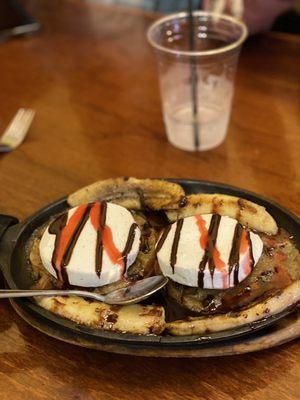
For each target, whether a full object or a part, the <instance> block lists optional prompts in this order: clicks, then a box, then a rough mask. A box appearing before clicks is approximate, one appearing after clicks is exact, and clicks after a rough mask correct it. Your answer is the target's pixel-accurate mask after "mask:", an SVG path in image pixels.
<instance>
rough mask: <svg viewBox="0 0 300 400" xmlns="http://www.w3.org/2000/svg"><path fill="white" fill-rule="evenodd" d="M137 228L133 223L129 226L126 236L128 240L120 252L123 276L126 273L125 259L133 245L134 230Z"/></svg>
mask: <svg viewBox="0 0 300 400" xmlns="http://www.w3.org/2000/svg"><path fill="white" fill-rule="evenodd" d="M137 227H138V225H137V224H135V223H133V224H132V225H131V227H130V229H129V234H128V239H127V242H126V245H125V247H124V250H123V251H122V258H123V261H124V272H123V275H124V273H125V271H126V265H127V257H128V254H129V253H130V250H131V249H132V245H133V242H134V238H135V229H136V228H137Z"/></svg>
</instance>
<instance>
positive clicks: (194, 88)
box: [188, 0, 200, 150]
mask: <svg viewBox="0 0 300 400" xmlns="http://www.w3.org/2000/svg"><path fill="white" fill-rule="evenodd" d="M188 17H189V18H188V21H189V45H190V51H194V50H195V27H194V19H193V0H188ZM190 73H191V99H192V108H193V133H194V147H195V150H198V149H199V145H200V143H199V123H198V75H197V63H196V59H195V57H194V56H190Z"/></svg>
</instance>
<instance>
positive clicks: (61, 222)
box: [48, 201, 138, 285]
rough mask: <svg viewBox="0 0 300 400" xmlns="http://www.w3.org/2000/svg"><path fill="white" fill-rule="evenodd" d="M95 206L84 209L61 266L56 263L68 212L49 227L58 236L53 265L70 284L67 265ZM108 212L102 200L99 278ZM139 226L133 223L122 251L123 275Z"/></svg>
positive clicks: (97, 270)
mask: <svg viewBox="0 0 300 400" xmlns="http://www.w3.org/2000/svg"><path fill="white" fill-rule="evenodd" d="M93 206H94V203H93V204H89V205H88V206H87V207H86V210H85V211H84V213H83V215H82V217H81V218H80V220H79V221H78V223H77V224H76V227H75V229H74V232H73V234H72V235H71V237H70V239H69V243H68V245H67V247H66V249H65V251H64V254H63V257H62V261H61V265H60V266H59V267H58V266H57V265H56V264H57V255H58V250H59V245H60V241H61V235H62V232H63V229H64V228H65V227H66V226H67V221H68V213H65V214H63V215H61V216H59V217H58V218H57V219H55V220H54V221H53V222H52V223H51V224H50V226H49V228H48V232H49V233H50V234H53V235H55V236H56V237H55V243H54V250H53V254H52V259H51V262H52V266H53V268H54V269H55V272H56V275H57V279H58V280H61V281H63V282H65V283H66V284H68V285H69V284H70V283H69V277H68V274H67V269H66V266H67V265H68V264H69V262H70V259H71V257H72V254H73V250H74V247H75V245H76V243H77V241H78V238H79V236H80V234H81V232H82V230H83V228H84V226H85V224H86V222H87V220H88V219H89V218H90V213H91V209H92V207H93ZM106 212H107V203H106V201H103V202H101V212H100V223H99V229H97V240H96V256H95V269H96V274H97V276H98V277H99V278H100V275H101V270H102V262H103V248H104V243H103V231H104V228H105V223H106ZM137 227H138V225H137V224H136V223H133V224H132V225H131V227H130V230H129V234H128V239H127V242H126V244H125V247H124V250H123V251H122V259H123V266H124V267H123V272H122V275H124V274H125V271H126V265H127V257H128V254H129V253H130V251H131V249H132V245H133V242H134V238H135V229H136V228H137Z"/></svg>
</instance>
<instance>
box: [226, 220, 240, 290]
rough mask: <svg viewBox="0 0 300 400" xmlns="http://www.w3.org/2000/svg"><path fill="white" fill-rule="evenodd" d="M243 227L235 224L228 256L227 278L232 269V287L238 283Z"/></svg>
mask: <svg viewBox="0 0 300 400" xmlns="http://www.w3.org/2000/svg"><path fill="white" fill-rule="evenodd" d="M242 232H243V227H242V225H241V224H238V223H237V224H236V226H235V230H234V234H233V238H232V244H231V252H230V256H229V271H228V274H229V276H230V275H231V271H232V270H233V268H234V272H233V277H234V278H233V281H234V285H237V284H238V283H239V258H240V245H241V238H242Z"/></svg>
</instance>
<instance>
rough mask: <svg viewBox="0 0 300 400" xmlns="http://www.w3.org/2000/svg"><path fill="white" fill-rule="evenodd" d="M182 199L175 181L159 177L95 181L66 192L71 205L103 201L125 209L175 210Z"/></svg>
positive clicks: (183, 196)
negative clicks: (74, 190)
mask: <svg viewBox="0 0 300 400" xmlns="http://www.w3.org/2000/svg"><path fill="white" fill-rule="evenodd" d="M184 198H185V193H184V190H183V188H182V187H181V186H179V185H177V184H176V183H171V182H167V181H164V180H159V179H136V178H115V179H107V180H103V181H98V182H95V183H93V184H91V185H89V186H86V187H84V188H82V189H80V190H78V191H76V192H75V193H73V194H71V195H69V197H68V203H69V205H70V206H71V207H75V206H78V205H79V204H84V203H90V202H92V201H101V200H106V201H110V202H113V203H116V204H119V205H121V206H123V207H125V208H127V209H131V210H142V209H147V208H149V209H152V210H161V209H176V208H178V207H179V206H180V203H181V202H182V200H183V199H184Z"/></svg>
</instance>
